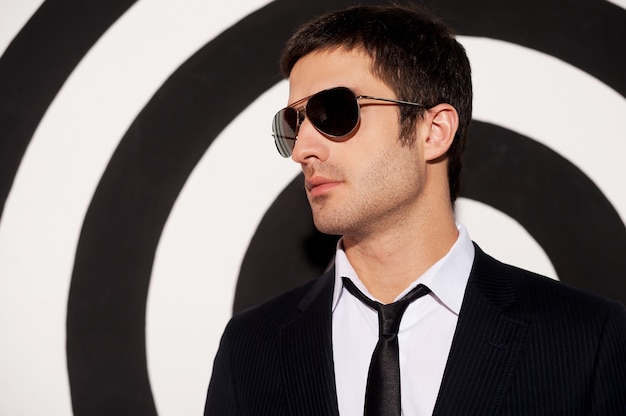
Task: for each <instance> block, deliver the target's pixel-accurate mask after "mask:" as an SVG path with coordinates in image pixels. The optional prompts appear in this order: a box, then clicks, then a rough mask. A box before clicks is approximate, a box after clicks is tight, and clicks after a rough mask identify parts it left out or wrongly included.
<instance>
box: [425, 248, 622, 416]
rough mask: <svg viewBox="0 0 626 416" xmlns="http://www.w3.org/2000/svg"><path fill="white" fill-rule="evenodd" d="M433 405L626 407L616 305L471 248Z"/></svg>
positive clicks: (464, 409) (615, 410)
mask: <svg viewBox="0 0 626 416" xmlns="http://www.w3.org/2000/svg"><path fill="white" fill-rule="evenodd" d="M512 294H517V295H515V296H512ZM470 383H471V386H468V384H470ZM434 414H435V415H460V414H463V415H465V414H471V415H474V414H477V415H616V416H617V415H626V311H625V309H624V307H623V305H620V304H617V303H613V302H611V301H607V300H605V299H601V298H599V297H596V296H595V295H590V294H587V293H584V292H582V291H579V290H575V289H572V288H569V287H567V286H566V285H564V284H562V283H558V282H554V281H552V280H550V279H547V278H543V277H540V276H535V275H532V274H530V273H528V272H525V271H522V270H519V269H516V268H513V267H510V266H505V265H502V264H501V263H498V262H496V261H495V260H493V259H491V258H489V257H488V256H486V255H485V254H484V253H482V252H479V251H478V250H477V256H476V260H475V265H474V271H473V272H472V275H471V277H470V282H469V284H468V289H467V293H466V295H465V299H464V303H463V306H462V308H461V312H460V315H459V323H458V326H457V333H456V334H455V338H454V341H453V345H452V349H451V353H450V357H449V361H448V365H447V368H446V372H445V374H444V380H443V383H442V386H441V390H440V393H439V398H438V402H437V405H436V408H435V412H434Z"/></svg>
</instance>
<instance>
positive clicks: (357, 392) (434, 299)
mask: <svg viewBox="0 0 626 416" xmlns="http://www.w3.org/2000/svg"><path fill="white" fill-rule="evenodd" d="M457 228H458V230H459V237H458V238H457V241H456V242H455V243H454V245H453V246H452V248H451V249H450V251H449V252H448V253H447V254H446V255H445V256H444V257H443V258H441V259H440V260H439V261H438V262H437V263H435V264H434V265H433V266H432V267H431V268H430V269H428V270H427V271H426V272H425V273H424V274H423V275H421V276H416V279H415V281H414V282H413V283H412V284H411V285H410V286H409V287H408V288H407V289H406V290H405V291H404V292H403V293H401V294H400V295H399V296H398V299H400V298H401V297H402V296H404V295H405V294H406V293H407V292H408V291H410V290H411V289H412V288H413V287H415V286H416V285H417V284H418V283H422V284H424V285H426V286H428V288H429V289H430V290H431V293H430V294H428V295H426V296H423V297H421V298H419V299H417V300H416V301H414V302H413V303H411V304H410V305H409V307H408V308H407V310H406V312H405V313H404V316H403V317H402V321H401V323H400V331H399V332H398V342H399V344H400V380H401V383H400V387H401V395H402V414H403V415H405V416H426V415H432V412H433V409H434V407H435V401H436V399H437V394H438V393H439V387H440V385H441V379H442V377H443V372H444V369H445V365H446V362H447V360H448V353H449V352H450V346H451V344H452V337H453V336H454V330H455V328H456V323H457V320H458V316H459V310H460V308H461V302H462V301H463V294H464V293H465V286H466V285H467V280H468V278H469V274H470V270H471V268H472V264H473V261H474V246H473V244H472V241H471V240H470V238H469V235H468V233H467V231H466V230H465V227H463V226H462V225H458V224H457ZM342 247H343V246H342V244H341V241H339V243H338V244H337V254H336V258H335V289H334V295H333V328H332V331H333V359H334V365H335V378H336V384H337V399H338V401H339V413H340V414H341V415H342V416H356V415H362V414H363V406H364V404H365V386H366V383H367V372H368V369H369V364H370V360H371V358H372V352H373V351H374V347H375V346H376V342H377V341H378V314H377V312H376V311H375V310H373V309H371V308H369V307H368V306H366V305H364V304H363V303H362V302H361V301H359V300H358V299H356V298H355V297H354V296H352V295H351V294H350V293H349V292H348V291H347V289H344V287H343V283H342V280H341V278H342V276H345V277H348V278H350V279H351V280H352V281H353V282H354V284H355V285H356V286H357V287H358V288H359V290H361V291H362V292H363V293H365V294H366V295H367V296H369V297H370V298H372V299H375V298H374V297H373V296H372V295H371V293H369V292H368V290H367V289H366V288H365V286H364V285H363V283H362V282H361V280H360V279H359V277H358V276H357V274H356V272H355V271H354V269H353V268H352V266H351V265H350V262H349V261H348V258H347V257H346V254H345V252H344V251H343V248H342Z"/></svg>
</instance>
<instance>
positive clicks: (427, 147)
mask: <svg viewBox="0 0 626 416" xmlns="http://www.w3.org/2000/svg"><path fill="white" fill-rule="evenodd" d="M428 113H429V114H427V115H426V121H428V122H429V124H428V127H429V132H428V133H429V134H428V137H426V141H425V142H424V158H425V159H426V161H433V160H435V159H437V158H440V157H441V156H443V155H444V154H445V153H446V152H447V151H448V149H449V148H450V146H451V145H452V141H453V140H454V136H455V134H456V131H457V128H458V127H459V115H458V113H457V112H456V109H455V108H454V107H452V106H451V105H450V104H445V103H443V104H438V105H436V106H434V107H432V108H431V109H429V110H428Z"/></svg>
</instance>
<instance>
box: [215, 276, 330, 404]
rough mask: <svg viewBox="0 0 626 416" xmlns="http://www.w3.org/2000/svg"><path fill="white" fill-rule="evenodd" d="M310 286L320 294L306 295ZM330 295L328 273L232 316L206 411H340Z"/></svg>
mask: <svg viewBox="0 0 626 416" xmlns="http://www.w3.org/2000/svg"><path fill="white" fill-rule="evenodd" d="M316 286H317V287H316ZM311 290H313V291H314V292H315V293H316V294H317V295H319V296H317V295H316V296H311V297H310V298H306V297H304V295H305V294H307V293H309V294H310V293H311ZM303 297H304V298H305V300H304V301H302V299H303ZM330 299H332V276H330V275H329V277H327V278H322V279H320V280H318V281H316V282H315V283H314V284H308V285H307V286H305V287H303V288H300V289H296V290H294V291H292V292H290V293H288V294H285V295H283V296H280V297H278V298H277V299H275V300H273V301H270V302H269V303H267V304H265V305H263V306H261V307H259V308H255V309H253V310H250V311H247V312H244V313H242V314H240V315H238V316H235V317H233V319H232V320H231V321H230V322H229V324H228V326H227V328H226V329H225V331H224V335H223V336H222V340H221V343H220V348H219V350H218V353H217V356H216V359H215V363H214V368H213V375H212V378H211V383H210V385H209V393H208V395H207V402H206V406H205V415H211V416H223V415H268V416H270V415H272V416H280V415H303V416H305V415H333V414H336V415H337V414H338V411H337V410H336V409H337V404H336V393H335V384H334V372H333V367H332V351H331V332H330V325H329V323H330V320H331V317H330Z"/></svg>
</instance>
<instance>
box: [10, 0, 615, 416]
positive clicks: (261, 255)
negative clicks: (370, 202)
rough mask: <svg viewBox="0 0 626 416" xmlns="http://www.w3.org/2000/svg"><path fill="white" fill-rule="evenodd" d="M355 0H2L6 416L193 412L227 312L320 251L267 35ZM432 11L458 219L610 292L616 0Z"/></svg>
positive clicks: (278, 40)
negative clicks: (282, 128)
mask: <svg viewBox="0 0 626 416" xmlns="http://www.w3.org/2000/svg"><path fill="white" fill-rule="evenodd" d="M351 3H354V1H349V0H345V1H344V0H341V1H338V0H315V1H311V0H307V1H295V0H277V1H274V2H268V1H262V0H241V1H230V2H223V1H207V0H203V1H201V0H195V1H191V0H189V1H164V0H151V1H149V0H144V1H139V2H134V1H128V0H112V1H106V2H87V1H78V0H67V1H65V0H49V1H47V2H45V3H43V2H41V1H40V0H20V1H11V0H0V53H2V55H1V57H0V207H2V210H1V211H0V214H1V217H0V337H1V338H0V414H2V415H40V414H46V415H70V414H75V415H100V414H102V415H112V414H115V415H125V414H129V415H130V414H133V415H155V414H159V415H192V414H200V413H201V411H202V407H203V404H204V397H205V393H206V386H207V383H208V380H209V377H210V373H211V365H212V360H213V356H214V354H215V351H216V348H217V343H218V341H219V337H220V335H221V332H222V330H223V328H224V325H225V323H226V321H227V320H228V318H229V317H230V315H231V314H232V312H233V309H234V310H240V309H243V308H245V307H248V306H250V305H253V304H256V303H258V302H260V301H262V300H263V299H266V298H268V297H269V296H272V295H273V294H275V293H277V292H279V291H281V290H284V289H286V288H288V287H290V286H293V285H295V284H297V283H299V282H301V281H304V280H307V279H310V278H312V277H313V276H315V275H316V274H317V273H318V272H319V271H320V270H321V269H322V268H323V267H324V266H325V265H326V264H327V262H328V261H329V260H330V256H331V255H332V248H333V245H334V241H335V239H334V238H329V237H324V236H321V235H319V234H317V233H316V232H315V231H314V230H313V227H312V225H311V221H310V218H309V215H310V213H309V212H308V209H307V204H306V200H305V198H304V195H303V192H302V191H301V189H300V183H301V182H300V179H299V178H298V167H297V166H296V165H295V164H293V163H291V162H290V161H288V160H284V159H282V158H281V157H280V156H279V155H278V154H277V152H276V150H275V148H274V145H273V143H272V139H271V136H270V132H269V130H270V119H271V117H272V115H273V113H274V112H275V111H276V109H277V108H279V107H281V106H283V105H284V103H285V99H286V96H287V84H286V83H285V82H284V81H281V80H280V77H279V75H278V71H277V66H276V61H277V56H278V52H279V50H280V47H281V45H282V42H283V41H284V39H285V38H286V37H287V36H288V34H289V33H290V32H291V31H292V29H293V28H294V27H295V25H296V24H297V23H299V22H301V21H302V20H303V19H306V18H309V17H310V16H312V15H315V14H318V13H319V12H322V11H324V10H326V9H329V8H336V7H341V6H345V5H347V4H351ZM372 3H382V2H376V1H372ZM430 3H431V4H432V5H433V6H434V9H435V10H436V11H437V12H438V13H439V14H440V15H442V16H443V17H444V19H445V20H446V21H448V22H449V23H450V24H451V25H452V26H453V27H455V29H456V30H457V32H458V33H459V34H460V40H461V42H462V43H463V44H464V45H465V47H466V49H467V51H468V54H469V55H470V59H471V61H472V65H473V72H474V83H475V113H474V119H475V122H474V125H473V129H472V132H471V137H470V144H469V147H468V155H467V162H466V166H465V172H464V176H463V181H464V188H463V191H462V198H461V199H460V201H459V202H458V207H457V214H458V218H459V221H460V222H462V223H464V224H465V225H466V226H467V227H468V229H469V232H470V235H471V236H472V237H473V239H474V240H476V241H477V242H478V243H479V244H481V245H482V247H483V248H484V249H486V250H487V251H488V252H490V253H491V254H493V255H495V256H496V257H499V258H500V259H502V260H505V261H507V262H510V263H513V264H516V265H519V266H522V267H525V268H528V269H531V270H535V271H538V272H540V273H543V274H546V275H549V276H551V277H553V278H559V279H561V280H563V281H566V282H568V283H570V284H573V285H576V286H579V287H583V288H586V289H589V290H592V291H596V292H599V293H602V294H604V295H607V296H611V297H613V298H615V299H618V300H621V301H623V302H626V280H625V279H626V227H625V226H624V220H625V219H626V192H625V191H624V189H625V188H624V185H623V182H624V179H626V160H625V155H626V98H625V97H626V76H625V75H624V74H626V10H625V9H626V0H613V1H611V2H609V1H605V0H575V1H573V0H510V1H506V2H503V1H498V0H484V1H480V2H470V1H466V0H431V1H430ZM294 279H297V280H294ZM233 305H234V306H233Z"/></svg>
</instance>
